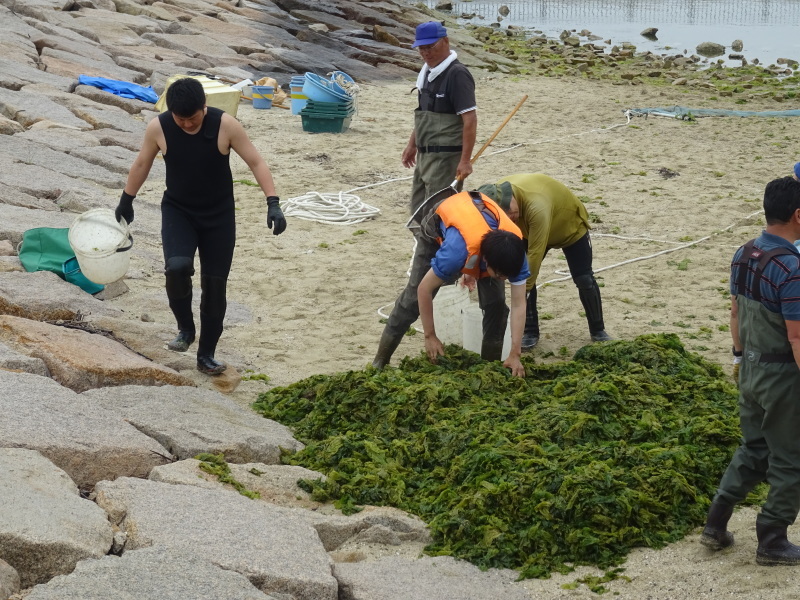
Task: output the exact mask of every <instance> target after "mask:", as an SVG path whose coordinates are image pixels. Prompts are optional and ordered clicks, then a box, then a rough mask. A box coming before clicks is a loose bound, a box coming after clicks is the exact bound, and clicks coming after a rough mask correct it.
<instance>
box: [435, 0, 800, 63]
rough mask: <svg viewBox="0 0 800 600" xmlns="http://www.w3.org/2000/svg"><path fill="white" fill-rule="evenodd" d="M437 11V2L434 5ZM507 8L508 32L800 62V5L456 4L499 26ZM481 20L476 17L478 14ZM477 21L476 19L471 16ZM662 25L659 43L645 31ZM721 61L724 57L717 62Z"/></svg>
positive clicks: (712, 1)
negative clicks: (567, 34)
mask: <svg viewBox="0 0 800 600" xmlns="http://www.w3.org/2000/svg"><path fill="white" fill-rule="evenodd" d="M427 4H428V6H430V7H431V8H434V7H435V5H436V4H437V0H427ZM501 6H507V7H508V15H507V16H505V17H501V19H502V20H501V21H500V26H501V27H503V28H505V27H506V26H508V25H514V26H518V27H523V28H525V29H527V30H530V31H531V32H534V31H536V32H542V33H544V34H545V35H547V36H548V37H558V35H559V34H560V33H561V32H562V31H563V30H565V29H567V30H572V29H575V30H577V31H581V30H583V29H586V30H589V31H591V32H592V33H593V34H595V35H599V36H601V37H602V38H603V39H604V40H608V39H611V42H612V43H613V44H620V43H622V42H630V43H632V44H635V45H636V47H637V49H638V50H639V51H644V50H650V51H651V52H655V53H657V54H673V53H674V54H677V53H683V51H684V50H686V51H687V52H688V54H693V53H695V48H696V47H697V45H698V44H699V43H701V42H716V43H718V44H723V45H724V46H725V47H726V53H725V54H724V55H723V56H721V57H719V58H723V59H725V61H726V63H730V64H740V62H739V61H738V60H737V61H732V62H731V61H729V60H728V59H727V56H728V54H730V53H731V52H732V50H731V44H732V42H733V41H734V40H742V42H743V43H744V49H743V50H742V51H741V52H740V54H743V55H744V56H745V58H746V59H747V60H748V61H750V62H752V61H753V59H756V58H757V59H759V61H760V62H761V64H764V65H769V64H772V63H776V62H777V60H778V59H779V58H789V59H794V60H798V61H800V0H505V1H504V2H453V11H452V14H453V15H454V16H456V17H458V19H457V20H458V22H459V23H461V24H467V23H473V24H476V25H490V24H492V23H497V22H498V17H499V16H500V13H499V9H500V7H501ZM470 15H474V16H470ZM467 16H470V18H463V17H467ZM647 27H657V28H658V33H657V34H656V38H657V39H655V40H650V39H646V38H644V37H643V36H642V35H641V32H642V31H643V30H644V29H645V28H647ZM714 60H716V58H714Z"/></svg>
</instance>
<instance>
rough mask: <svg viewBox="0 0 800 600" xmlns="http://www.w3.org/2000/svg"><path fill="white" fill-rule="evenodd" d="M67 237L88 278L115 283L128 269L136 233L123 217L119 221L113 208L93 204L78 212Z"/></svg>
mask: <svg viewBox="0 0 800 600" xmlns="http://www.w3.org/2000/svg"><path fill="white" fill-rule="evenodd" d="M68 239H69V245H70V246H72V250H73V251H74V252H75V258H77V259H78V264H79V265H80V267H81V273H83V275H84V276H85V277H86V279H88V280H89V281H93V282H94V283H101V284H106V283H113V282H115V281H117V280H118V279H121V278H122V277H123V276H124V275H125V273H127V272H128V265H129V264H130V261H131V255H130V253H129V252H128V250H130V249H131V246H133V237H131V234H130V231H129V230H128V224H127V223H125V220H124V219H123V220H122V222H121V223H118V222H117V219H116V218H115V217H114V211H113V210H111V209H109V208H93V209H92V210H88V211H86V212H85V213H83V214H82V215H78V217H77V218H76V219H75V221H73V222H72V226H71V227H70V228H69V235H68Z"/></svg>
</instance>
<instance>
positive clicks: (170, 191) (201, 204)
mask: <svg viewBox="0 0 800 600" xmlns="http://www.w3.org/2000/svg"><path fill="white" fill-rule="evenodd" d="M222 113H223V111H222V110H220V109H218V108H213V107H210V106H209V107H208V108H207V112H206V116H205V118H204V119H203V125H202V126H201V127H200V131H198V132H197V133H195V134H193V135H190V134H188V133H186V132H185V131H183V130H182V129H181V128H180V127H178V125H177V124H176V123H175V120H174V119H173V118H172V113H171V112H170V111H166V112H164V113H161V114H160V115H159V116H158V120H159V121H160V122H161V129H162V130H163V131H164V138H165V139H166V141H167V153H166V154H165V155H164V164H166V166H167V178H166V179H167V189H166V190H165V191H164V198H163V202H165V203H169V204H172V205H175V206H177V207H179V208H181V209H183V210H185V211H187V212H189V213H192V214H194V215H196V216H205V215H209V216H210V215H211V214H213V213H218V212H220V211H222V210H226V209H227V210H233V208H234V202H233V176H232V175H231V167H230V154H222V153H220V151H219V147H218V144H217V138H218V137H219V129H220V123H221V121H222Z"/></svg>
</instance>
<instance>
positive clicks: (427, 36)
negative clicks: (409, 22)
mask: <svg viewBox="0 0 800 600" xmlns="http://www.w3.org/2000/svg"><path fill="white" fill-rule="evenodd" d="M443 37H447V29H445V28H444V25H442V24H441V23H439V22H438V21H428V22H427V23H423V24H422V25H417V34H416V36H415V39H414V43H413V44H411V47H412V48H416V47H417V46H427V45H428V44H434V43H436V42H437V41H438V40H440V39H442V38H443Z"/></svg>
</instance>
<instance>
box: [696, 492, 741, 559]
mask: <svg viewBox="0 0 800 600" xmlns="http://www.w3.org/2000/svg"><path fill="white" fill-rule="evenodd" d="M732 514H733V506H729V505H728V504H725V503H723V502H720V501H719V500H715V501H714V502H712V503H711V506H710V507H709V509H708V516H707V517H706V526H705V528H704V529H703V533H702V535H701V536H700V543H701V544H703V546H705V547H706V548H709V549H711V550H722V549H723V548H730V547H731V546H733V534H732V533H731V532H730V531H728V521H729V520H730V518H731V515H732Z"/></svg>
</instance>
